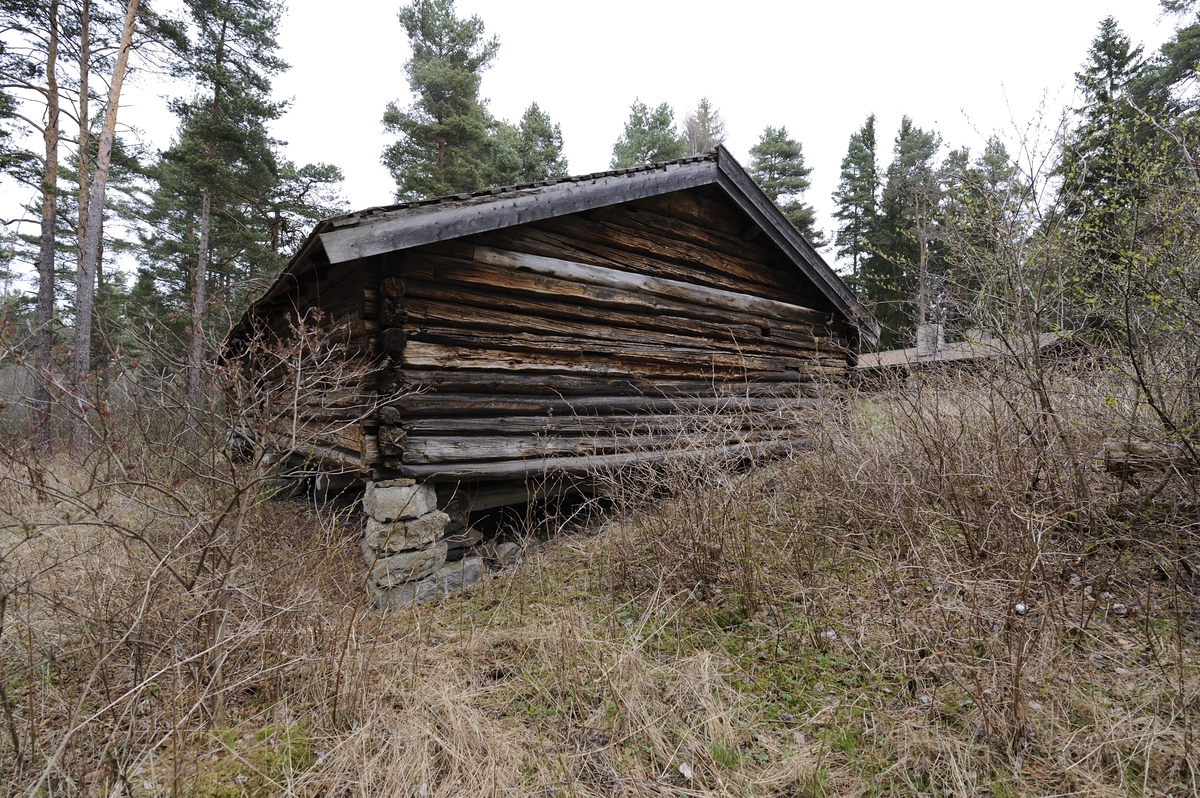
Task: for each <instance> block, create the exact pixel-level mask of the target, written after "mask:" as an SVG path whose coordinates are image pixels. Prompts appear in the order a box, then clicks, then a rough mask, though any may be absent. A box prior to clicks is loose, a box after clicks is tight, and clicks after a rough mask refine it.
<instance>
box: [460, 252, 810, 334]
mask: <svg viewBox="0 0 1200 798" xmlns="http://www.w3.org/2000/svg"><path fill="white" fill-rule="evenodd" d="M472 260H474V261H475V262H477V263H486V264H489V265H492V266H505V267H508V268H512V269H522V270H526V271H529V272H532V273H534V274H542V275H545V276H547V277H556V278H558V279H560V280H569V281H571V282H577V283H584V284H587V285H597V286H601V287H604V288H612V289H616V290H622V291H632V292H634V293H638V294H645V295H647V296H651V297H667V298H669V299H677V300H681V301H683V302H691V303H694V304H697V305H704V306H707V307H713V308H721V309H722V310H730V311H733V312H735V313H745V314H748V315H752V316H766V317H767V318H772V319H782V320H784V321H799V322H805V323H813V322H820V321H822V320H824V319H825V318H826V315H825V314H822V313H820V312H819V311H815V310H813V309H812V308H806V307H801V306H800V305H793V304H789V303H787V302H780V301H778V300H774V299H764V298H762V297H758V296H753V295H751V294H742V293H737V292H734V291H725V290H721V289H717V288H706V287H704V286H699V285H694V284H692V283H685V282H683V281H680V280H668V279H664V278H661V277H647V276H645V275H640V274H634V273H631V272H625V271H621V270H619V269H608V268H604V267H601V266H590V265H588V264H586V263H575V262H572V261H568V260H562V259H560V258H547V257H543V256H540V255H525V254H523V253H520V252H506V251H504V250H500V249H493V248H491V247H479V246H477V247H475V249H474V253H473V256H472Z"/></svg>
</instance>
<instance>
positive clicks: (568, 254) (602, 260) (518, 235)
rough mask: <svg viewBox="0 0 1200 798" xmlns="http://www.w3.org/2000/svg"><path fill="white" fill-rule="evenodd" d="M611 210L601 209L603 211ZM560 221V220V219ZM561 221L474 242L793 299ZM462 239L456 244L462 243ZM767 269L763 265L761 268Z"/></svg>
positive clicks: (788, 293)
mask: <svg viewBox="0 0 1200 798" xmlns="http://www.w3.org/2000/svg"><path fill="white" fill-rule="evenodd" d="M610 211H611V209H604V211H601V212H604V213H608V212H610ZM598 213H599V212H598ZM560 222H561V220H560ZM560 222H555V223H551V226H550V227H545V226H541V225H535V226H531V225H524V226H522V227H518V228H513V229H510V230H500V231H497V232H495V233H489V234H488V235H486V236H480V237H479V238H478V239H476V243H477V244H480V245H482V246H488V247H493V248H495V249H501V250H507V251H512V252H521V253H526V254H529V255H542V256H545V257H550V258H559V259H562V260H569V261H572V262H578V263H586V264H589V265H591V266H601V267H604V268H610V269H619V270H621V271H624V272H631V273H636V274H644V275H648V276H651V277H663V278H667V279H673V280H681V281H683V282H686V283H689V284H691V285H699V286H707V287H708V288H717V289H723V290H727V291H734V292H738V293H748V294H753V295H755V296H762V297H765V298H768V299H777V300H780V301H784V302H787V301H793V302H794V301H796V291H795V290H785V289H783V288H779V287H778V286H775V285H772V284H770V283H769V282H765V281H763V280H748V279H744V278H742V277H738V276H734V275H731V274H728V273H726V272H722V271H717V270H715V269H710V268H708V267H706V266H704V265H702V264H698V263H693V262H683V261H678V260H671V259H666V258H661V257H655V256H653V255H650V254H647V253H645V252H640V251H633V250H630V249H627V248H623V247H619V246H615V242H614V241H611V240H608V239H606V238H604V237H603V236H599V235H590V236H586V237H584V238H579V237H577V236H573V235H571V232H572V231H571V230H570V229H567V228H563V227H562V226H561V224H560ZM461 244H462V242H458V243H457V244H456V245H457V246H461ZM763 270H764V271H765V270H766V267H763Z"/></svg>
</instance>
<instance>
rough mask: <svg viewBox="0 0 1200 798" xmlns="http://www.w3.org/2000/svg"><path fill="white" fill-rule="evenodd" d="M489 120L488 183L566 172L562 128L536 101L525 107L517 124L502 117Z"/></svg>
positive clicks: (543, 177)
mask: <svg viewBox="0 0 1200 798" xmlns="http://www.w3.org/2000/svg"><path fill="white" fill-rule="evenodd" d="M491 124H492V130H491V137H490V141H489V146H490V148H491V162H490V169H489V171H488V181H487V182H488V184H489V185H493V186H509V185H515V184H518V183H534V182H537V181H539V180H548V179H550V178H552V177H566V176H567V174H568V173H567V160H566V158H565V157H563V154H562V149H563V139H562V128H561V127H560V126H559V125H557V124H554V123H553V122H552V121H551V120H550V116H549V115H548V114H547V113H546V112H545V111H543V110H542V109H541V108H539V107H538V104H537V103H531V104H530V106H529V107H528V108H527V109H525V113H524V115H522V117H521V124H520V126H519V127H514V126H513V125H510V124H509V123H508V122H503V121H493V122H492V123H491Z"/></svg>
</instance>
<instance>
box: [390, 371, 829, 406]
mask: <svg viewBox="0 0 1200 798" xmlns="http://www.w3.org/2000/svg"><path fill="white" fill-rule="evenodd" d="M391 376H392V379H393V380H394V382H395V385H396V387H397V388H399V389H403V390H409V391H417V390H421V391H426V392H427V393H442V394H456V393H459V394H461V393H466V394H532V395H544V396H649V397H652V398H655V399H661V398H668V397H672V396H729V397H734V398H739V397H740V398H748V397H755V396H776V397H797V396H805V397H812V396H817V395H818V392H817V386H814V385H813V384H812V382H811V381H810V380H809V379H808V378H807V377H806V375H803V374H802V375H799V376H797V375H796V373H794V372H765V373H761V374H754V375H751V379H743V378H740V377H739V378H737V379H730V380H721V379H713V378H711V377H710V378H706V379H690V380H689V379H651V378H650V377H649V376H647V375H637V374H635V375H630V376H625V377H621V376H617V377H609V376H603V375H600V376H593V375H589V374H553V373H533V374H522V373H519V372H513V371H485V370H479V369H471V370H467V371H455V370H449V369H447V370H441V369H421V370H416V369H397V370H394V371H392V372H391Z"/></svg>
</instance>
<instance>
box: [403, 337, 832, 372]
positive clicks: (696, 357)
mask: <svg viewBox="0 0 1200 798" xmlns="http://www.w3.org/2000/svg"><path fill="white" fill-rule="evenodd" d="M479 338H481V339H482V338H483V336H479ZM480 343H482V341H480V340H475V341H467V340H464V341H462V344H463V345H460V346H453V345H448V344H439V343H429V342H426V341H414V340H412V338H411V337H410V338H409V340H408V343H407V345H406V346H405V347H404V351H403V353H402V354H401V358H400V362H401V365H402V367H403V368H406V369H408V368H458V369H476V368H477V369H490V370H508V371H521V372H539V371H541V372H555V373H567V374H571V373H582V374H611V375H637V374H650V375H655V376H662V377H690V378H695V379H704V378H705V377H709V376H712V375H713V374H714V373H715V374H717V375H718V376H721V377H723V378H725V379H734V378H739V377H743V376H746V375H749V374H753V373H754V372H783V371H794V372H795V373H796V375H797V378H798V379H799V375H800V374H801V373H804V374H808V375H813V376H815V375H818V374H819V375H827V376H833V375H841V374H844V373H845V371H846V366H845V361H834V360H832V359H826V358H812V359H801V358H795V359H785V358H768V357H758V356H754V355H745V356H737V355H726V354H723V353H720V352H704V351H696V350H689V349H684V348H682V347H673V348H667V347H663V348H654V347H646V348H644V349H640V348H635V347H633V346H631V345H623V346H622V345H611V346H607V347H602V346H600V345H594V346H589V348H587V349H584V350H582V351H581V350H580V349H579V348H578V344H577V343H572V342H570V341H552V340H547V338H546V337H541V338H539V339H538V340H536V341H531V342H530V343H529V344H528V345H527V346H526V347H523V348H521V349H518V348H516V347H517V344H516V342H499V341H491V342H490V343H508V344H509V345H510V346H512V347H513V348H511V349H482V348H477V346H478V345H479V344H480ZM467 344H475V345H476V346H468V345H467Z"/></svg>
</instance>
